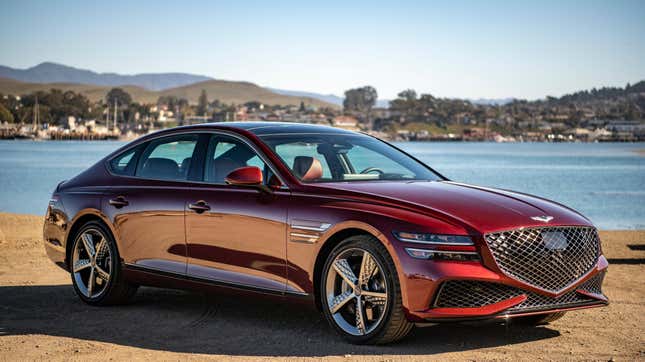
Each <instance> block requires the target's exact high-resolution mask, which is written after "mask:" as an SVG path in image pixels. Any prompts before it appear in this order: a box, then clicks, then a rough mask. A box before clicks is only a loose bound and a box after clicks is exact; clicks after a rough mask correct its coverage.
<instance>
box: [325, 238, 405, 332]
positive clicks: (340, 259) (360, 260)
mask: <svg viewBox="0 0 645 362" xmlns="http://www.w3.org/2000/svg"><path fill="white" fill-rule="evenodd" d="M320 288H321V292H320V297H321V299H322V300H321V305H322V307H323V313H324V314H325V317H326V318H327V320H328V321H329V323H330V324H331V325H332V327H334V329H336V331H337V332H338V333H339V334H340V335H341V336H343V337H344V338H345V339H347V340H349V341H350V342H352V343H356V344H384V343H389V342H393V341H396V340H399V339H401V338H403V337H405V336H406V335H407V334H408V333H409V332H410V330H411V329H412V327H413V324H412V323H410V322H409V321H408V320H407V319H406V317H405V314H404V312H403V308H402V304H401V287H400V285H399V279H398V277H397V274H396V268H395V266H394V262H393V261H392V258H391V257H390V255H389V254H388V252H387V250H386V249H385V247H383V245H382V244H381V243H380V242H379V241H378V240H375V239H374V238H373V237H371V236H366V235H360V236H353V237H350V238H347V239H346V240H344V241H343V242H341V243H340V244H339V245H338V246H336V248H334V250H333V251H332V252H331V254H330V255H329V256H328V258H327V261H326V263H325V266H324V268H323V273H322V280H321V283H320Z"/></svg>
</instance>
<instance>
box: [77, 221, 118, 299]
mask: <svg viewBox="0 0 645 362" xmlns="http://www.w3.org/2000/svg"><path fill="white" fill-rule="evenodd" d="M72 268H73V269H72V272H73V274H74V282H75V283H76V286H77V288H78V290H79V291H80V292H81V294H83V295H84V296H85V297H86V298H90V299H91V298H97V297H99V296H101V295H102V294H103V293H104V292H105V290H106V289H107V287H108V284H109V281H110V275H111V274H112V252H111V251H110V246H109V245H108V240H107V238H106V237H105V235H103V233H102V232H101V231H100V230H98V229H94V228H89V229H85V230H84V231H83V232H82V233H81V234H80V235H79V236H78V237H77V239H76V242H75V244H74V250H73V254H72Z"/></svg>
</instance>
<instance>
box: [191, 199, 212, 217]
mask: <svg viewBox="0 0 645 362" xmlns="http://www.w3.org/2000/svg"><path fill="white" fill-rule="evenodd" d="M188 208H189V209H191V210H193V211H195V212H196V213H198V214H201V213H202V212H204V211H208V210H210V209H211V207H210V206H208V204H207V203H206V201H203V200H200V201H197V202H195V203H192V204H188Z"/></svg>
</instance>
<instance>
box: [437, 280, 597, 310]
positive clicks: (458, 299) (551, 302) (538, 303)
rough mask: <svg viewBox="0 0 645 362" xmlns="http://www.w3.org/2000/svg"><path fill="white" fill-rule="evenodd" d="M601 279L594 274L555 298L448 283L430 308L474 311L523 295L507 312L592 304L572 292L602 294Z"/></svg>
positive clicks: (507, 287)
mask: <svg viewBox="0 0 645 362" xmlns="http://www.w3.org/2000/svg"><path fill="white" fill-rule="evenodd" d="M603 278H604V273H598V274H596V275H594V276H593V277H592V278H591V279H589V280H587V281H586V282H584V283H583V284H581V285H580V286H579V287H578V288H575V289H574V290H572V291H570V292H568V293H565V294H563V295H561V296H560V297H558V298H552V297H549V296H546V295H542V294H538V293H533V292H530V291H528V290H523V289H520V288H515V287H512V286H510V285H505V284H499V283H489V282H478V281H471V280H452V281H448V282H445V283H443V284H442V285H441V289H440V291H439V294H438V295H437V297H436V298H435V303H434V307H439V308H478V307H483V306H486V305H489V304H494V303H498V302H501V301H504V300H507V299H510V298H513V297H517V296H519V295H522V294H525V295H526V300H525V301H524V302H522V303H520V304H518V305H516V306H514V307H512V308H510V309H509V310H508V311H511V312H519V311H531V310H542V309H552V308H558V307H563V306H567V305H572V304H579V303H585V302H592V301H596V299H593V298H590V297H587V296H585V295H582V294H580V293H576V290H578V289H582V290H585V291H587V292H590V293H596V294H602V289H601V288H602V281H603Z"/></svg>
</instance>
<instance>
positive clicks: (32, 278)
mask: <svg viewBox="0 0 645 362" xmlns="http://www.w3.org/2000/svg"><path fill="white" fill-rule="evenodd" d="M41 226H42V220H41V218H40V217H37V216H27V215H13V214H2V213H0V360H10V361H15V360H35V359H36V360H41V359H46V360H88V359H92V360H144V359H145V360H185V359H196V360H202V359H217V360H244V361H249V360H260V359H266V358H276V357H277V358H279V359H289V360H305V359H320V358H324V359H329V360H350V359H351V360H377V361H390V360H406V361H407V360H476V361H484V360H604V361H607V360H611V359H613V360H645V343H644V336H645V308H644V305H645V302H644V301H643V300H644V299H645V284H644V283H643V282H644V280H645V278H644V276H643V275H644V274H645V249H644V248H645V231H612V232H603V233H601V238H602V240H603V249H604V252H605V254H606V255H607V257H608V258H609V261H610V264H611V266H610V271H609V273H608V276H607V278H606V279H605V288H604V290H605V292H606V294H607V295H608V296H609V298H610V300H611V304H610V306H609V307H607V308H600V309H591V310H585V311H578V312H571V313H569V314H567V315H566V316H565V317H564V318H562V319H560V320H558V321H556V322H554V323H553V324H551V325H548V326H540V327H519V326H506V325H496V324H487V325H435V326H431V327H426V328H417V329H415V330H414V331H413V332H412V334H411V335H410V336H408V338H407V339H405V340H404V341H402V342H400V343H398V344H393V345H388V346H380V347H374V346H353V345H349V344H347V343H345V342H344V341H342V340H341V339H340V338H338V337H337V336H336V335H335V334H334V332H333V331H332V330H331V328H330V327H328V325H327V323H326V321H325V320H324V319H323V318H322V316H321V315H319V314H317V313H316V312H314V311H312V310H311V309H309V308H306V307H302V306H297V305H295V306H294V305H290V304H283V303H279V302H276V301H263V300H259V301H258V300H256V299H257V298H239V297H232V296H218V295H200V294H192V293H187V292H182V291H173V290H163V289H155V288H141V289H140V290H139V293H138V295H137V298H136V301H135V303H133V304H132V305H128V306H119V307H106V308H96V307H90V306H87V305H85V304H83V303H82V302H81V301H80V300H79V299H78V298H77V297H76V296H75V295H74V291H73V289H72V287H71V284H70V277H69V275H68V274H67V273H65V272H64V271H63V270H61V269H60V268H58V267H56V266H55V265H54V264H52V263H51V262H50V261H49V259H47V257H46V255H45V252H44V249H43V246H42V242H41Z"/></svg>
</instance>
